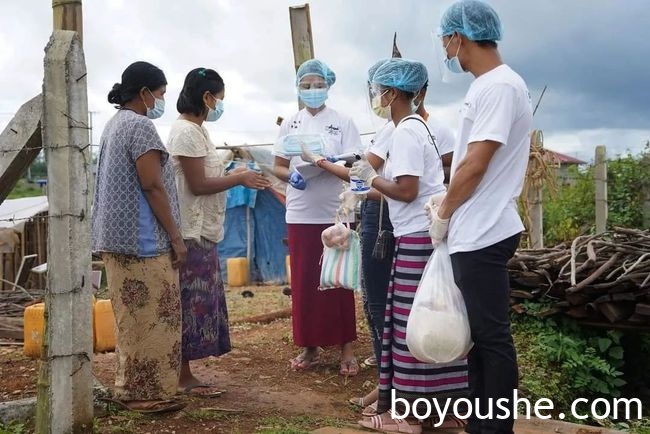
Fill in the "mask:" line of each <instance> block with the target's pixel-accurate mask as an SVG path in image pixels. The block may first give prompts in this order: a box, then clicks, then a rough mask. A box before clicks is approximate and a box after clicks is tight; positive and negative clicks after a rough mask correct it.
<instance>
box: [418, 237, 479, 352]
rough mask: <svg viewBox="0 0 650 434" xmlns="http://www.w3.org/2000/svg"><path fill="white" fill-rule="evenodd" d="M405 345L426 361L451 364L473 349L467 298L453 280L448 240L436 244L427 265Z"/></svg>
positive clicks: (419, 286) (419, 287)
mask: <svg viewBox="0 0 650 434" xmlns="http://www.w3.org/2000/svg"><path fill="white" fill-rule="evenodd" d="M406 344H407V345H408V348H409V351H410V352H411V354H413V357H415V358H416V359H418V360H420V361H421V362H426V363H450V362H453V361H455V360H458V359H461V358H463V357H465V356H466V355H467V353H468V352H469V350H470V349H471V348H472V345H473V343H472V337H471V332H470V328H469V320H468V318H467V308H466V307H465V300H463V295H462V294H461V292H460V289H458V287H457V286H456V283H455V282H454V272H453V270H452V268H451V258H450V256H449V251H448V249H447V243H445V242H442V243H439V244H438V245H437V246H436V250H435V252H434V253H433V255H432V256H431V258H430V259H429V262H428V263H427V266H426V267H425V268H424V273H423V274H422V279H421V280H420V284H419V285H418V289H417V292H416V293H415V298H414V299H413V307H412V308H411V314H410V315H409V318H408V322H407V325H406Z"/></svg>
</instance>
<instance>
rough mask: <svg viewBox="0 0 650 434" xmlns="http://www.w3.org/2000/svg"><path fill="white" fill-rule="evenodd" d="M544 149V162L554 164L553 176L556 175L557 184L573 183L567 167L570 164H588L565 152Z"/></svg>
mask: <svg viewBox="0 0 650 434" xmlns="http://www.w3.org/2000/svg"><path fill="white" fill-rule="evenodd" d="M544 151H545V153H544V156H545V159H546V162H547V163H549V164H551V165H554V166H555V167H556V168H557V169H556V172H555V176H556V177H557V184H558V186H561V185H566V184H572V183H573V181H574V180H573V179H572V177H571V175H570V173H569V168H570V167H571V166H582V165H584V164H588V163H587V162H586V161H582V160H579V159H577V158H575V157H571V156H569V155H566V154H561V153H559V152H555V151H551V150H550V149H545V150H544Z"/></svg>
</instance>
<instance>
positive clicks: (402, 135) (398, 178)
mask: <svg viewBox="0 0 650 434" xmlns="http://www.w3.org/2000/svg"><path fill="white" fill-rule="evenodd" d="M427 80H428V78H427V70H426V68H425V66H424V65H423V64H422V63H420V62H414V61H410V60H404V59H391V60H389V61H387V62H385V63H384V64H383V65H381V66H380V67H379V69H377V72H376V73H375V75H374V76H373V80H372V81H373V94H374V95H373V96H374V98H373V99H374V102H375V104H373V106H376V105H379V106H381V107H383V108H386V109H387V111H389V113H390V119H391V120H392V121H393V123H394V124H395V130H394V131H393V133H392V136H391V139H390V145H389V147H388V152H387V153H386V156H385V158H386V163H385V166H384V175H383V176H379V174H377V172H376V171H375V169H374V168H373V167H372V165H371V164H370V163H369V162H368V160H367V159H366V158H364V159H362V160H361V161H358V162H356V163H355V164H354V165H353V166H352V169H351V170H350V176H353V175H354V176H357V177H359V178H360V179H362V180H363V181H364V182H365V183H366V185H368V186H371V187H372V188H373V189H375V190H377V191H379V192H380V193H382V194H383V195H384V196H385V197H386V200H387V202H388V208H389V211H390V220H391V222H392V224H393V233H394V235H395V238H396V239H395V245H396V247H395V257H394V260H393V276H392V282H391V284H390V286H389V290H388V297H387V303H386V315H385V323H384V332H383V336H384V340H383V345H382V353H381V365H380V374H379V399H378V402H377V413H378V415H376V416H374V417H366V418H364V419H363V420H361V421H359V423H360V424H361V425H362V426H364V427H366V428H371V429H377V430H380V431H383V432H411V433H420V432H421V431H422V426H421V425H420V422H419V421H418V420H417V419H415V418H408V419H393V418H392V416H391V413H390V409H391V403H392V399H391V398H392V396H393V394H394V396H395V397H397V398H401V399H404V400H406V401H408V402H409V403H410V404H412V406H416V404H415V401H416V400H417V401H418V405H421V403H422V402H423V401H429V400H430V399H434V398H441V399H451V400H453V399H455V398H464V397H466V396H467V364H466V361H465V360H460V361H457V362H454V363H451V364H445V365H444V366H442V365H435V364H428V363H422V362H420V361H419V360H417V359H416V358H415V357H414V356H413V355H412V354H411V353H410V352H409V350H408V346H407V345H406V321H407V319H408V316H409V314H410V311H411V307H412V304H413V298H414V296H415V288H417V287H418V284H419V283H420V279H421V277H422V273H423V272H424V268H425V266H426V264H427V261H428V260H429V257H430V256H431V254H432V253H433V245H432V243H431V238H430V237H429V232H428V230H429V225H430V223H429V220H428V219H427V216H426V214H425V212H424V205H425V204H426V203H428V201H429V199H430V198H431V197H433V196H440V195H441V194H444V193H445V186H444V185H443V181H444V173H443V170H442V162H441V159H440V155H439V152H438V150H437V149H436V143H435V140H434V139H433V137H432V135H431V132H430V131H429V128H428V126H427V124H426V122H425V121H424V120H423V119H422V117H420V116H419V115H417V114H415V111H416V110H417V108H418V105H419V102H420V96H419V92H420V91H421V89H422V87H423V86H424V85H425V83H426V82H427ZM387 337H388V338H387ZM442 378H444V380H442ZM417 398H420V399H417ZM429 402H430V401H429ZM452 404H453V402H452ZM452 407H453V405H452V406H450V408H452ZM424 411H425V410H424V407H423V408H419V409H418V413H419V414H424ZM412 414H413V413H411V415H412ZM407 425H408V426H407ZM442 425H443V426H442V427H443V428H455V427H458V426H462V421H460V420H458V419H455V418H453V416H452V415H448V416H447V417H446V418H445V421H443V424H442Z"/></svg>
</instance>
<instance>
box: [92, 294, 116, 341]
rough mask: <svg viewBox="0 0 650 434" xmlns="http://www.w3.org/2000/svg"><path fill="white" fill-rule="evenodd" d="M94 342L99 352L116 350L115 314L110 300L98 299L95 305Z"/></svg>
mask: <svg viewBox="0 0 650 434" xmlns="http://www.w3.org/2000/svg"><path fill="white" fill-rule="evenodd" d="M93 342H94V343H95V352H97V353H103V352H106V351H114V350H115V344H116V339H115V315H114V314H113V305H112V303H111V301H110V300H97V302H96V303H95V305H94V306H93Z"/></svg>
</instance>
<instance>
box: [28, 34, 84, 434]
mask: <svg viewBox="0 0 650 434" xmlns="http://www.w3.org/2000/svg"><path fill="white" fill-rule="evenodd" d="M86 92H87V89H86V66H85V60H84V54H83V49H82V47H81V41H80V39H79V36H78V34H77V33H76V32H72V31H65V30H55V31H54V33H53V34H52V37H51V39H50V42H49V44H48V45H47V47H46V49H45V80H44V83H43V145H44V147H45V150H46V153H47V155H48V159H47V170H48V200H49V216H50V230H49V236H48V243H47V246H48V274H47V291H46V294H45V309H46V313H45V315H46V326H45V335H44V344H43V346H44V348H43V352H42V354H43V356H42V357H43V359H42V363H41V371H40V373H39V383H38V405H37V411H36V413H37V421H36V432H38V433H42V434H45V433H47V434H64V433H81V432H89V431H90V430H91V429H92V423H93V404H92V403H93V395H92V387H93V378H92V358H93V332H92V285H91V282H92V280H91V278H90V276H91V255H90V224H89V223H90V201H91V198H90V194H89V186H90V182H91V172H90V161H91V160H90V150H89V147H88V125H87V118H88V98H87V93H86Z"/></svg>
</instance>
